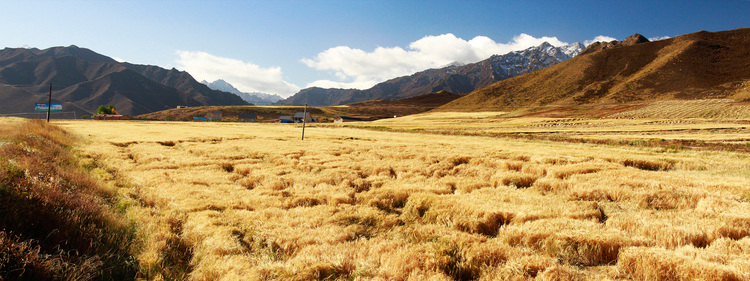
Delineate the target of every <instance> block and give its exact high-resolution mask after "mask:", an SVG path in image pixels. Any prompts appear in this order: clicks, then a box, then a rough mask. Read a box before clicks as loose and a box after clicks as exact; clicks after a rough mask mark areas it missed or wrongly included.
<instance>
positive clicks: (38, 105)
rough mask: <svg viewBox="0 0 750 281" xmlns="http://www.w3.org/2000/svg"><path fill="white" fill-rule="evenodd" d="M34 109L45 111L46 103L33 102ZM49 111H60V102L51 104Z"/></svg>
mask: <svg viewBox="0 0 750 281" xmlns="http://www.w3.org/2000/svg"><path fill="white" fill-rule="evenodd" d="M34 109H36V110H37V111H47V109H48V108H47V104H46V103H39V102H38V103H36V104H34ZM50 111H62V104H54V103H53V104H52V109H50Z"/></svg>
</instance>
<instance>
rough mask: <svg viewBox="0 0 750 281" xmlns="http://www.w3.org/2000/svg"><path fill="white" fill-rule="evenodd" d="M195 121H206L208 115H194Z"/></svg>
mask: <svg viewBox="0 0 750 281" xmlns="http://www.w3.org/2000/svg"><path fill="white" fill-rule="evenodd" d="M193 121H198V122H206V117H201V116H195V117H193Z"/></svg>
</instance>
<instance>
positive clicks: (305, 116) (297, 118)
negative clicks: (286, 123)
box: [294, 112, 313, 123]
mask: <svg viewBox="0 0 750 281" xmlns="http://www.w3.org/2000/svg"><path fill="white" fill-rule="evenodd" d="M303 121H304V122H313V119H312V117H311V116H310V113H309V112H307V113H305V112H297V113H295V114H294V123H302V122H303Z"/></svg>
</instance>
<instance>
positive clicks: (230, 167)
mask: <svg viewBox="0 0 750 281" xmlns="http://www.w3.org/2000/svg"><path fill="white" fill-rule="evenodd" d="M219 167H221V169H222V170H224V171H225V172H227V173H231V172H234V165H233V164H232V163H221V164H219Z"/></svg>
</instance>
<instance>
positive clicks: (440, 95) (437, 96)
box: [348, 91, 461, 108]
mask: <svg viewBox="0 0 750 281" xmlns="http://www.w3.org/2000/svg"><path fill="white" fill-rule="evenodd" d="M460 97H461V95H457V94H454V93H451V92H448V91H439V92H437V93H431V94H424V95H419V96H416V97H411V98H405V99H398V100H375V101H364V102H357V103H352V104H348V106H351V107H391V106H405V107H423V108H424V107H430V108H434V107H438V106H441V105H444V104H446V103H449V102H451V101H454V100H456V99H458V98H460Z"/></svg>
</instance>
